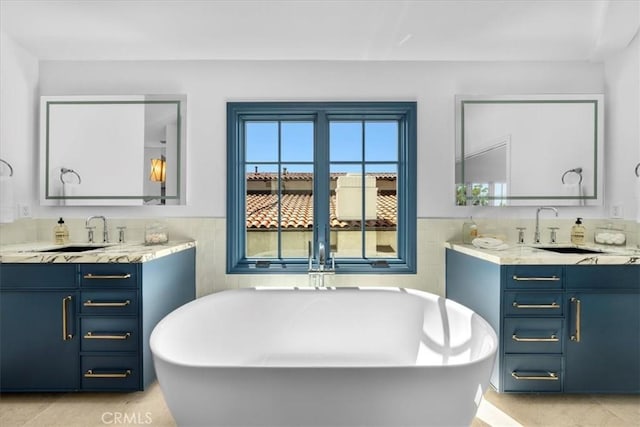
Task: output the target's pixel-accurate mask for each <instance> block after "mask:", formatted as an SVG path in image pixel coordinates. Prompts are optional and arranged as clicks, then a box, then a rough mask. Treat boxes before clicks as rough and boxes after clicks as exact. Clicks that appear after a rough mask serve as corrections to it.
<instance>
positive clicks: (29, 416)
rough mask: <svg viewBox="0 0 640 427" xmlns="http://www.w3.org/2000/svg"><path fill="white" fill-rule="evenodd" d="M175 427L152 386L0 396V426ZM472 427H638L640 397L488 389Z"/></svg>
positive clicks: (154, 387) (162, 400) (158, 390)
mask: <svg viewBox="0 0 640 427" xmlns="http://www.w3.org/2000/svg"><path fill="white" fill-rule="evenodd" d="M105 425H111V426H119V425H130V426H131V425H148V426H155V427H165V426H175V425H176V424H175V422H174V420H173V418H172V417H171V413H170V412H169V410H168V408H167V406H166V404H165V402H164V399H163V397H162V392H161V391H160V387H159V386H158V384H157V383H154V384H153V385H152V386H151V387H150V388H149V389H148V390H147V391H145V392H137V393H37V394H22V393H20V394H18V393H5V394H0V426H2V427H17V426H31V427H40V426H64V427H94V426H101V427H104V426H105ZM472 426H473V427H484V426H525V427H528V426H562V427H569V426H616V427H627V426H628V427H633V426H636V427H637V426H640V396H637V395H636V396H631V395H535V394H526V395H525V394H519V395H506V394H497V393H495V392H493V391H489V392H488V393H487V394H486V395H485V400H484V401H483V403H482V404H481V405H480V408H479V410H478V415H477V417H476V419H475V420H474V422H473V424H472Z"/></svg>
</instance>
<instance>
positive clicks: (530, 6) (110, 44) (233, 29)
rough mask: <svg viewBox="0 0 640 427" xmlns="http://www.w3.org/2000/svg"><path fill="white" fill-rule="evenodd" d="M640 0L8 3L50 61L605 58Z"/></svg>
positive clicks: (15, 31) (6, 22)
mask: <svg viewBox="0 0 640 427" xmlns="http://www.w3.org/2000/svg"><path fill="white" fill-rule="evenodd" d="M639 6H640V0H611V1H607V0H598V1H596V0H593V1H586V0H546V1H545V0H542V1H541V0H460V1H456V0H446V1H436V0H424V1H401V0H397V1H390V0H389V1H384V0H369V1H363V0H360V1H353V0H343V1H339V0H324V1H318V0H288V1H287V0H283V1H268V0H262V1H249V0H235V1H219V0H208V1H207V0H129V1H120V0H109V1H103V0H93V1H86V0H79V1H78V0H65V1H62V0H33V1H28V0H0V19H1V21H0V30H2V32H3V33H5V34H6V35H8V36H9V37H10V38H12V39H13V40H14V41H15V42H16V43H18V44H19V45H21V46H22V47H24V48H25V49H26V50H28V51H29V52H31V53H32V54H33V55H35V56H36V57H37V58H39V59H42V60H206V59H225V60H226V59H239V60H382V61H385V60H429V61H503V60H509V61H519V60H523V61H544V60H552V61H555V60H572V61H573V60H579V61H580V60H601V59H602V58H603V57H605V56H606V55H607V54H609V53H611V52H615V51H616V50H619V49H622V48H624V47H625V46H627V45H628V43H629V42H630V40H632V38H633V37H634V35H635V34H636V33H637V31H638V25H639V22H640V7H639Z"/></svg>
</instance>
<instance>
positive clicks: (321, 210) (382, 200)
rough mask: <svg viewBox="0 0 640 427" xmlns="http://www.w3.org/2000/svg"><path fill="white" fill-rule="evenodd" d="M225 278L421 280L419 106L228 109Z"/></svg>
mask: <svg viewBox="0 0 640 427" xmlns="http://www.w3.org/2000/svg"><path fill="white" fill-rule="evenodd" d="M227 144H228V146H227V148H228V150H227V162H228V163H227V173H228V182H227V271H228V272H229V273H262V272H265V273H268V272H271V273H273V272H277V273H286V272H291V273H302V272H306V271H307V268H308V254H309V251H310V249H309V242H312V243H311V245H313V248H312V249H311V251H312V252H313V253H317V252H318V243H319V242H323V243H324V245H325V247H326V248H330V249H331V254H332V256H333V257H334V259H335V265H336V271H337V272H340V273H342V272H344V273H349V272H354V273H366V272H373V273H414V272H415V248H416V202H415V201H416V103H415V102H331V103H316V102H302V103H290V102H265V103H243V102H233V103H228V104H227Z"/></svg>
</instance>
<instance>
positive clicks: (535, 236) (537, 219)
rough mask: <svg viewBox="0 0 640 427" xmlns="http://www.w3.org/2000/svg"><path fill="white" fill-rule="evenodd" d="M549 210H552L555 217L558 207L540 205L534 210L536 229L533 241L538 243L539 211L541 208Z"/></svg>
mask: <svg viewBox="0 0 640 427" xmlns="http://www.w3.org/2000/svg"><path fill="white" fill-rule="evenodd" d="M545 209H546V210H550V211H553V212H554V213H555V214H556V217H557V216H558V209H556V208H554V207H551V206H540V207H539V208H538V210H537V211H536V231H535V233H534V235H533V243H540V211H541V210H545Z"/></svg>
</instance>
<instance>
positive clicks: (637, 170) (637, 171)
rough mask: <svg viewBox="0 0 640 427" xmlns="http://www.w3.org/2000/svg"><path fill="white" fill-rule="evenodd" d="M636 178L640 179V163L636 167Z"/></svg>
mask: <svg viewBox="0 0 640 427" xmlns="http://www.w3.org/2000/svg"><path fill="white" fill-rule="evenodd" d="M636 176H637V177H638V178H640V163H638V164H637V165H636Z"/></svg>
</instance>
